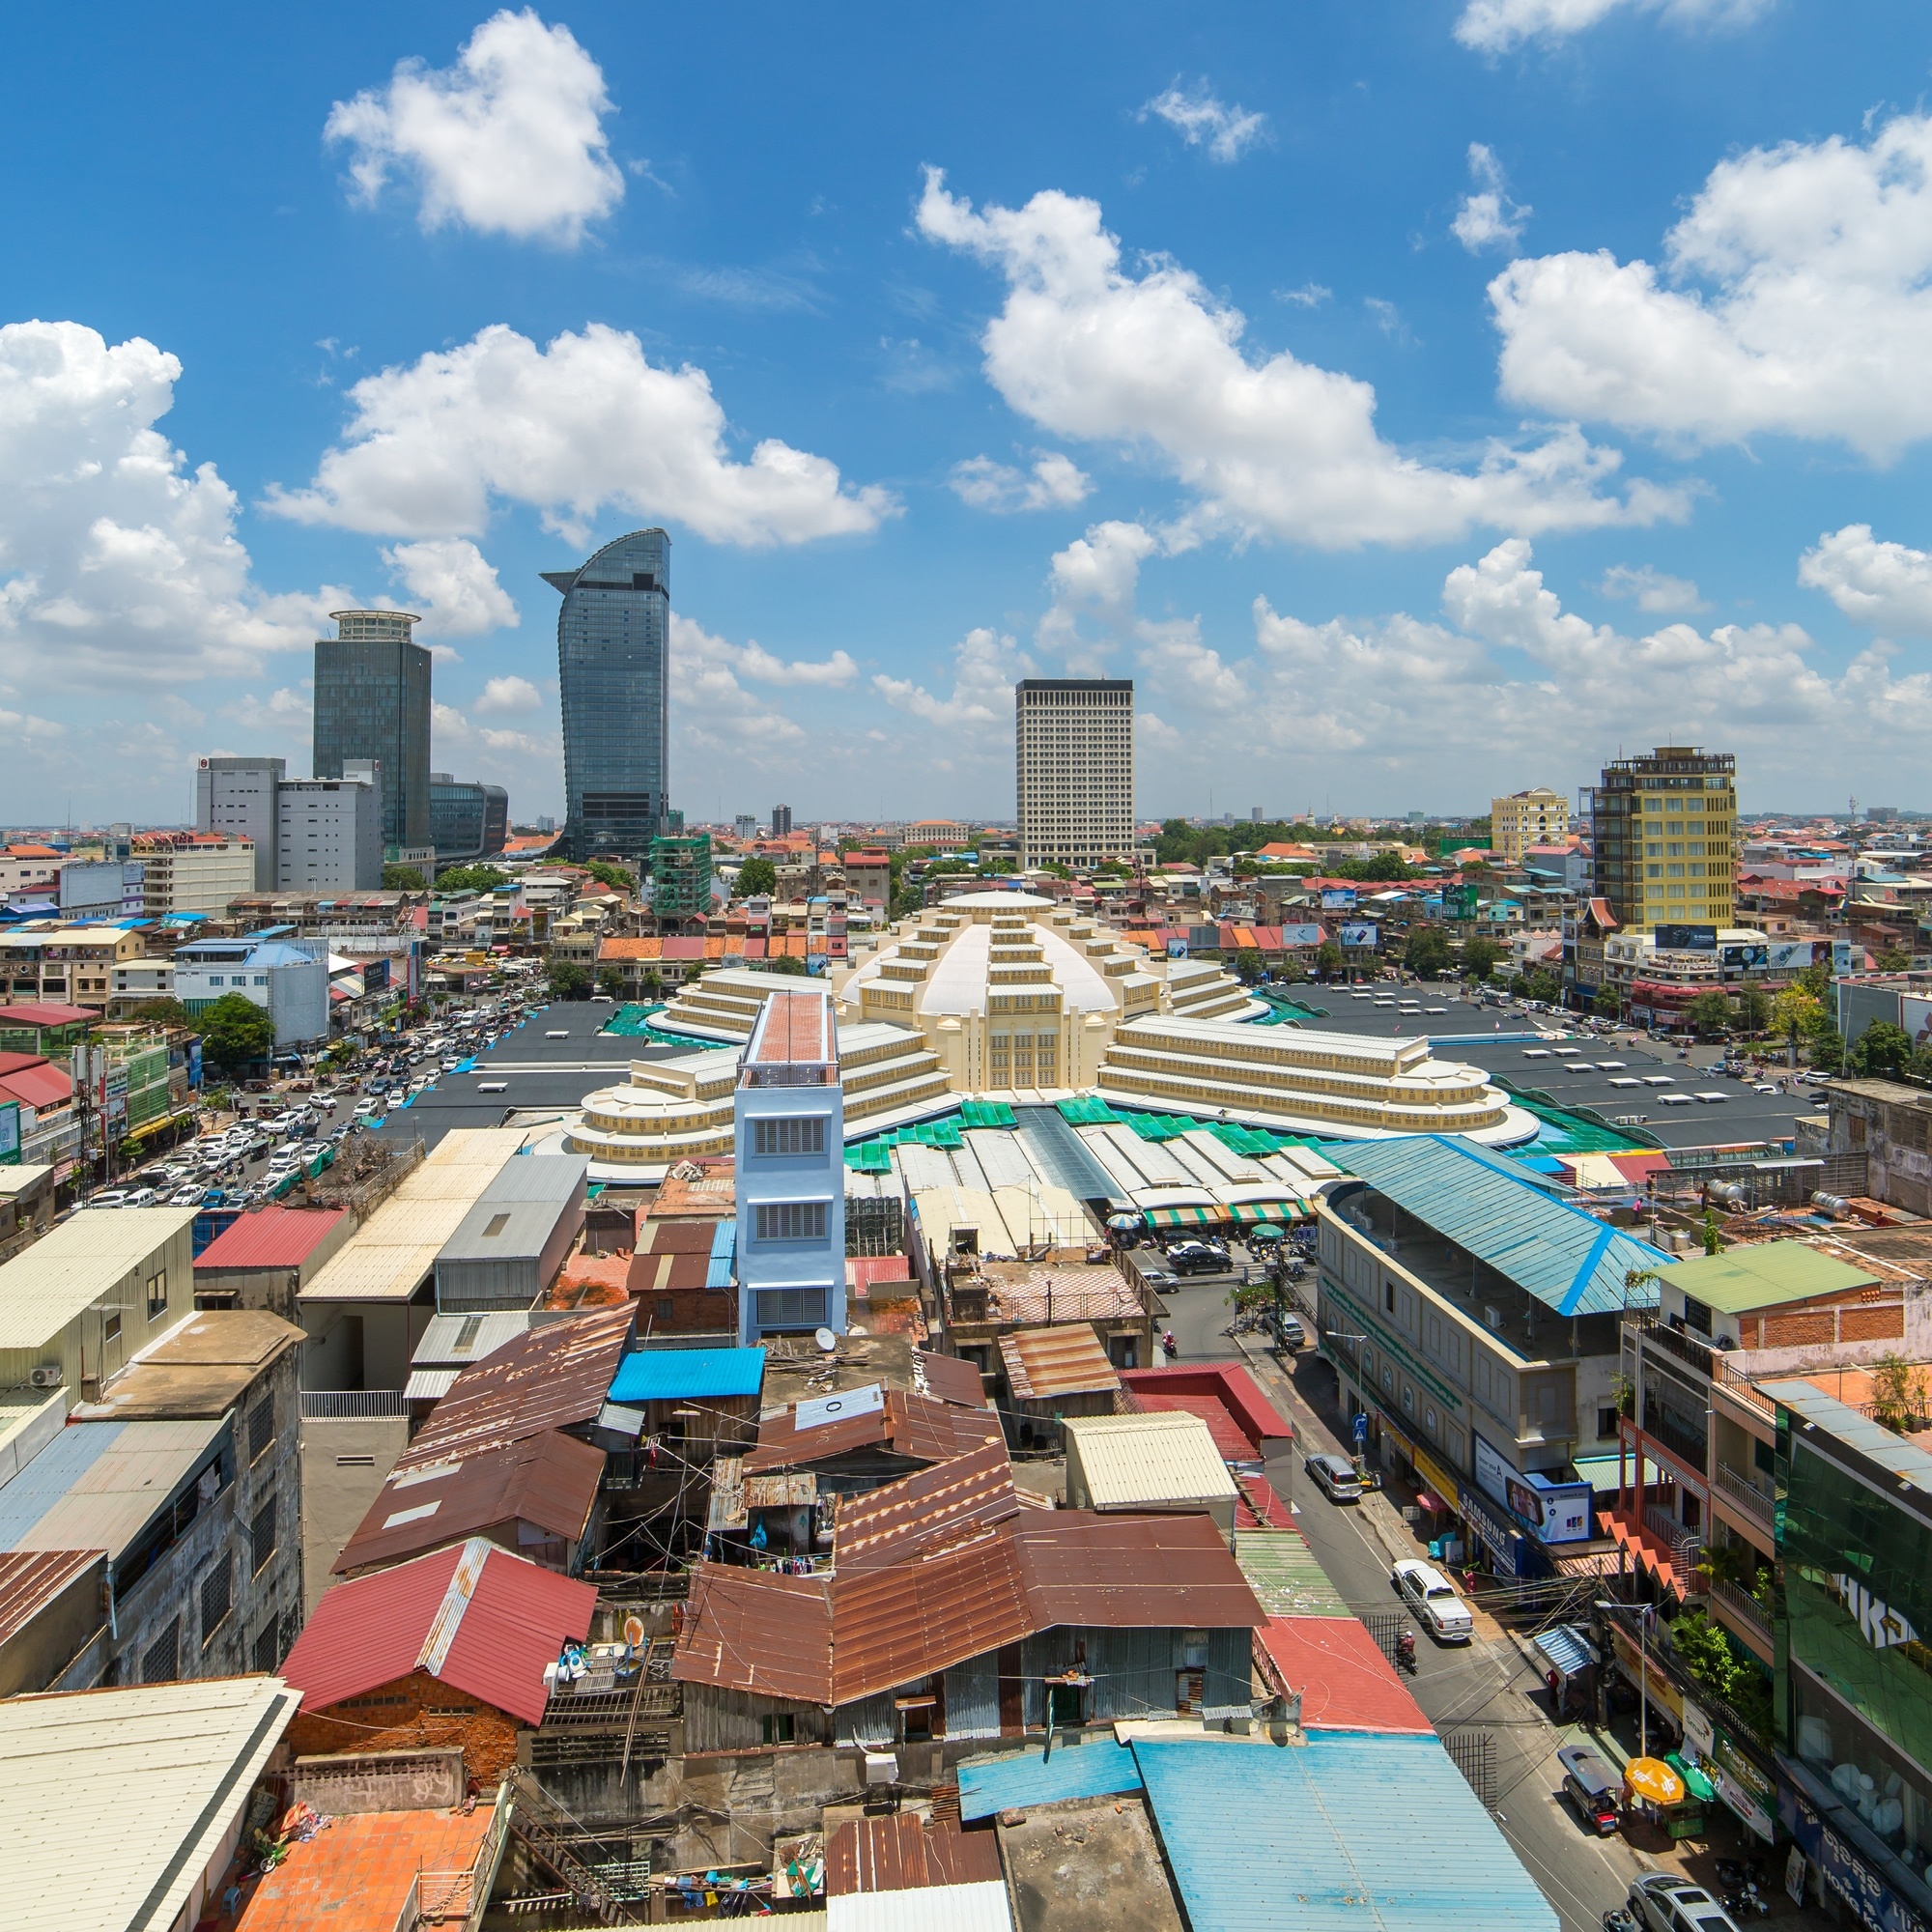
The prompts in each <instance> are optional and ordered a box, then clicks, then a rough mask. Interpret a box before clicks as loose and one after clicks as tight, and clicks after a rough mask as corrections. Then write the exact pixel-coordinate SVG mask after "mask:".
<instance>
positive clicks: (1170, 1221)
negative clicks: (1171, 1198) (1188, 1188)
mask: <svg viewBox="0 0 1932 1932" xmlns="http://www.w3.org/2000/svg"><path fill="white" fill-rule="evenodd" d="M1144 1211H1145V1212H1146V1214H1147V1218H1148V1225H1149V1226H1150V1227H1153V1228H1211V1227H1213V1226H1214V1225H1215V1223H1217V1222H1220V1221H1225V1220H1226V1219H1227V1218H1228V1216H1227V1213H1226V1211H1225V1210H1224V1209H1222V1208H1147V1209H1145V1210H1144Z"/></svg>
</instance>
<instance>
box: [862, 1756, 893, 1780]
mask: <svg viewBox="0 0 1932 1932" xmlns="http://www.w3.org/2000/svg"><path fill="white" fill-rule="evenodd" d="M898 1779H899V1760H898V1753H897V1752H896V1751H874V1750H868V1751H867V1753H866V1782H867V1784H896V1783H897V1782H898Z"/></svg>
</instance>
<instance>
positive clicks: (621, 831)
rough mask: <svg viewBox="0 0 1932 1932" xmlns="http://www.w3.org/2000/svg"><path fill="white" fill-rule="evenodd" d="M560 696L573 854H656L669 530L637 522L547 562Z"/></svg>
mask: <svg viewBox="0 0 1932 1932" xmlns="http://www.w3.org/2000/svg"><path fill="white" fill-rule="evenodd" d="M543 578H544V582H546V583H548V584H550V585H551V586H552V587H553V588H554V589H557V590H560V591H562V592H563V609H562V610H561V611H558V612H557V618H556V666H557V682H558V684H559V686H560V687H561V691H562V696H563V785H564V811H565V823H564V836H565V838H566V839H567V840H568V841H569V848H570V855H571V857H572V858H574V859H587V858H589V857H591V856H592V855H593V854H595V853H600V852H610V853H615V854H616V855H618V856H619V857H621V858H627V859H628V858H639V857H642V856H644V855H646V854H648V853H649V851H650V847H651V840H652V839H653V838H656V837H657V836H658V833H659V831H660V829H661V824H660V822H661V820H662V819H663V818H664V816H665V814H666V812H667V811H668V810H669V800H668V795H667V794H668V783H669V769H668V744H667V738H668V697H667V691H666V684H667V676H668V668H669V667H668V654H669V633H670V538H669V537H668V536H667V535H666V534H665V532H664V531H663V530H634V531H633V532H632V533H631V534H630V535H629V536H627V537H619V538H618V539H617V541H616V542H615V543H609V544H606V545H605V546H604V548H603V549H602V550H600V551H599V552H598V553H597V554H595V555H594V556H593V557H591V559H590V560H589V562H588V563H586V564H584V565H583V567H582V569H580V570H547V571H545V572H544V574H543Z"/></svg>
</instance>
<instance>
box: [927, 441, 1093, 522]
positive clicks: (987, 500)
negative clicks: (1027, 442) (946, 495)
mask: <svg viewBox="0 0 1932 1932" xmlns="http://www.w3.org/2000/svg"><path fill="white" fill-rule="evenodd" d="M952 488H953V491H954V493H955V494H956V495H957V496H958V497H959V500H960V501H961V502H963V503H971V504H972V505H973V507H974V508H975V509H976V510H991V511H993V512H994V513H995V514H998V515H1006V514H1009V513H1010V512H1012V511H1015V510H1065V509H1071V508H1072V507H1073V506H1074V505H1075V504H1076V503H1080V502H1083V501H1085V499H1086V497H1087V496H1088V494H1089V493H1090V492H1091V491H1092V490H1093V488H1094V480H1093V478H1092V477H1090V476H1089V475H1087V474H1086V472H1085V471H1084V470H1082V469H1081V468H1080V467H1079V465H1078V464H1076V463H1075V462H1074V461H1073V459H1072V458H1071V457H1069V456H1063V455H1062V454H1061V453H1060V452H1059V451H1058V450H1057V449H1055V450H1048V451H1047V452H1045V453H1044V454H1043V455H1041V456H1039V457H1037V458H1036V459H1035V462H1034V465H1033V468H1032V469H1031V470H1022V469H1013V468H1012V467H1011V466H1010V465H1009V464H1005V463H995V462H994V461H993V459H992V458H991V457H990V456H970V457H968V458H967V459H966V461H965V462H964V463H955V464H954V465H953V466H952Z"/></svg>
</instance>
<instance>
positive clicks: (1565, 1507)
mask: <svg viewBox="0 0 1932 1932" xmlns="http://www.w3.org/2000/svg"><path fill="white" fill-rule="evenodd" d="M1474 1440H1475V1445H1476V1483H1477V1486H1478V1487H1479V1488H1480V1489H1481V1490H1482V1491H1483V1492H1484V1493H1485V1494H1486V1495H1489V1496H1492V1497H1493V1498H1494V1500H1495V1501H1497V1502H1499V1503H1501V1504H1502V1506H1503V1507H1504V1508H1505V1509H1506V1510H1508V1511H1509V1513H1510V1514H1511V1515H1512V1516H1513V1517H1515V1518H1517V1520H1519V1521H1520V1522H1523V1523H1526V1524H1527V1525H1528V1526H1529V1527H1530V1528H1531V1529H1532V1530H1534V1531H1535V1532H1536V1534H1537V1535H1538V1536H1540V1537H1541V1538H1542V1539H1543V1541H1544V1542H1545V1543H1587V1542H1589V1540H1590V1538H1591V1537H1592V1536H1593V1535H1595V1534H1596V1531H1595V1527H1594V1525H1593V1524H1592V1521H1591V1511H1592V1509H1593V1507H1594V1501H1593V1497H1594V1492H1593V1491H1592V1490H1591V1488H1590V1485H1589V1484H1588V1483H1582V1482H1559V1481H1556V1480H1555V1479H1553V1478H1551V1477H1549V1476H1545V1475H1539V1474H1538V1473H1537V1472H1536V1471H1534V1470H1531V1471H1529V1472H1527V1473H1525V1472H1524V1471H1522V1470H1520V1469H1518V1468H1516V1467H1515V1466H1514V1465H1513V1464H1511V1463H1505V1462H1504V1461H1503V1459H1502V1458H1501V1457H1500V1456H1499V1455H1497V1453H1496V1452H1495V1450H1493V1449H1492V1448H1491V1447H1490V1445H1489V1444H1488V1443H1487V1442H1485V1441H1484V1440H1483V1438H1482V1437H1481V1436H1480V1435H1478V1436H1476V1437H1475V1438H1474Z"/></svg>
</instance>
